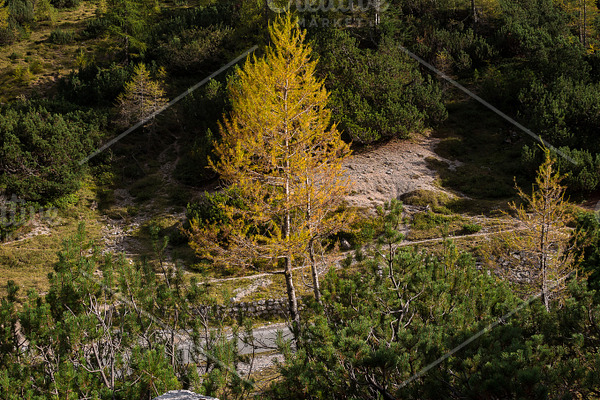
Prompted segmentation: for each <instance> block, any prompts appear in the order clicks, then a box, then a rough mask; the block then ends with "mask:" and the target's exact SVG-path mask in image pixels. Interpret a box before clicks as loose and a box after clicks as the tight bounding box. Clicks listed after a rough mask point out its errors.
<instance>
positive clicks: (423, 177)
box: [344, 136, 460, 209]
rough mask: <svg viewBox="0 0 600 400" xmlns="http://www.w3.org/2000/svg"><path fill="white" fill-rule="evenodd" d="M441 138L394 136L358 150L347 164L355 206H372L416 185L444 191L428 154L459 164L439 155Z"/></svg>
mask: <svg viewBox="0 0 600 400" xmlns="http://www.w3.org/2000/svg"><path fill="white" fill-rule="evenodd" d="M438 143H439V139H436V138H432V137H427V136H418V137H416V138H415V139H413V140H398V139H393V140H391V141H389V142H387V143H384V144H381V145H379V146H376V147H373V148H370V149H364V150H362V151H359V152H357V153H355V154H354V155H353V156H352V157H351V158H350V159H349V160H348V161H347V162H346V163H345V165H344V167H345V170H346V171H347V174H348V177H349V178H350V180H351V182H352V183H351V185H350V186H351V188H352V189H351V192H350V195H349V196H348V197H347V201H348V203H349V204H350V205H351V206H353V207H360V208H366V209H373V208H374V207H375V206H377V205H380V204H382V203H383V202H385V201H389V200H390V199H391V198H399V197H400V196H401V195H403V194H405V193H409V192H412V191H414V190H417V189H424V190H433V191H441V190H442V189H440V188H439V186H438V185H436V180H437V179H438V176H437V173H436V172H435V171H433V170H432V169H430V168H428V167H427V162H426V159H427V158H435V159H437V160H440V161H443V162H446V163H447V164H448V165H450V168H456V167H457V166H459V165H460V164H459V163H458V162H455V161H450V160H447V159H445V158H442V157H440V156H439V155H437V154H436V153H435V151H434V148H435V146H436V145H437V144H438Z"/></svg>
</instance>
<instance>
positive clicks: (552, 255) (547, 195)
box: [509, 149, 578, 310]
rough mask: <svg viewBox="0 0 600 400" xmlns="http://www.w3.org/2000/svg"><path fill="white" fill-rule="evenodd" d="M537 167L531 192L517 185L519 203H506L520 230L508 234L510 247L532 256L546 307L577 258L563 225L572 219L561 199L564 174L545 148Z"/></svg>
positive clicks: (572, 269) (567, 230) (563, 190)
mask: <svg viewBox="0 0 600 400" xmlns="http://www.w3.org/2000/svg"><path fill="white" fill-rule="evenodd" d="M544 151H545V160H544V162H543V163H542V165H541V166H540V167H539V169H538V172H537V176H536V178H535V184H534V185H533V188H532V193H531V195H529V194H526V193H525V192H524V191H523V190H522V189H521V188H520V187H518V186H517V187H516V188H517V193H518V195H519V197H520V198H521V199H522V200H523V203H522V204H520V205H518V206H517V205H516V204H515V203H514V202H512V203H509V207H510V208H511V210H512V211H513V212H514V213H515V214H516V218H517V220H518V221H519V222H520V223H521V225H522V226H523V229H521V230H517V231H514V232H513V233H512V234H511V235H510V237H509V245H510V247H511V248H518V249H519V250H521V251H524V252H525V253H528V254H530V255H532V256H533V259H534V260H535V265H534V266H533V267H534V268H535V269H536V270H537V271H536V272H537V280H536V282H537V285H538V288H539V289H540V290H541V294H542V301H543V302H544V305H545V307H546V309H547V310H550V300H551V298H552V296H553V293H554V294H557V293H558V292H560V291H561V289H563V288H564V287H565V286H566V282H565V280H566V277H567V276H569V275H570V274H571V273H572V272H574V271H575V270H576V265H577V261H578V260H576V259H575V258H574V256H573V252H572V251H571V250H572V246H573V244H572V243H573V241H570V240H569V239H570V238H571V235H572V232H570V231H569V229H568V228H567V224H568V223H569V222H570V221H571V220H572V215H571V213H570V212H569V203H568V202H567V201H566V200H565V198H564V197H565V186H563V185H561V181H562V180H563V178H564V176H561V175H560V173H559V172H558V171H555V170H554V160H553V159H552V157H551V155H550V151H549V150H548V149H544Z"/></svg>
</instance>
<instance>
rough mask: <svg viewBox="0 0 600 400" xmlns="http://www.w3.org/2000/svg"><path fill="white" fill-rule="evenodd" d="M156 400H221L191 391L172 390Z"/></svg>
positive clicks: (155, 399)
mask: <svg viewBox="0 0 600 400" xmlns="http://www.w3.org/2000/svg"><path fill="white" fill-rule="evenodd" d="M154 400H219V399H216V398H214V397H208V396H202V395H200V394H197V393H194V392H190V391H189V390H171V391H169V392H167V393H165V394H163V395H162V396H158V397H155V398H154Z"/></svg>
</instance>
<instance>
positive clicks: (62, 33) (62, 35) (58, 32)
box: [48, 28, 75, 44]
mask: <svg viewBox="0 0 600 400" xmlns="http://www.w3.org/2000/svg"><path fill="white" fill-rule="evenodd" d="M74 40H75V34H74V33H73V31H67V30H62V29H60V28H58V29H55V30H53V31H52V32H50V36H49V37H48V41H49V42H50V43H54V44H69V43H71V42H73V41H74Z"/></svg>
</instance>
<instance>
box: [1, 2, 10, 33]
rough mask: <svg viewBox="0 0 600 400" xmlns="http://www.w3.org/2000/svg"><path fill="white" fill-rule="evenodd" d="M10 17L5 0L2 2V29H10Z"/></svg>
mask: <svg viewBox="0 0 600 400" xmlns="http://www.w3.org/2000/svg"><path fill="white" fill-rule="evenodd" d="M9 16H10V14H9V10H8V6H7V5H6V1H5V0H0V29H4V28H8V17H9Z"/></svg>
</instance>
